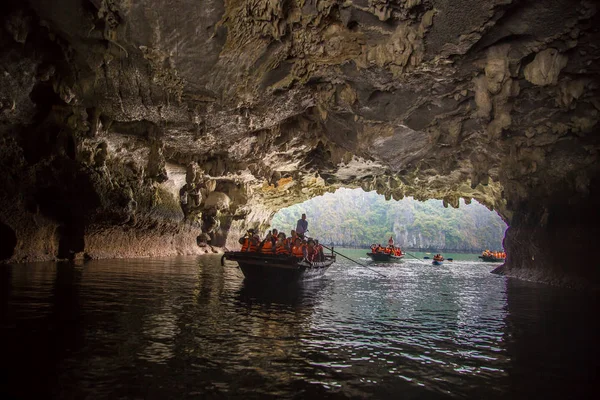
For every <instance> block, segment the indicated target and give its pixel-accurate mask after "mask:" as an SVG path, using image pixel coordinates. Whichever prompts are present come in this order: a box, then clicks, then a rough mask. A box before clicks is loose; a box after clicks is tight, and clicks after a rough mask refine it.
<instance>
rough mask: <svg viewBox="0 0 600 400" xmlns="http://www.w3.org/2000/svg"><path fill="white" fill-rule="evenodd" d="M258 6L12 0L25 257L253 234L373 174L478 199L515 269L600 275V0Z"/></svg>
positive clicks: (9, 163) (9, 193)
mask: <svg viewBox="0 0 600 400" xmlns="http://www.w3.org/2000/svg"><path fill="white" fill-rule="evenodd" d="M258 3H261V4H262V3H264V4H265V6H264V7H262V6H261V7H255V8H252V10H250V9H249V8H246V7H245V6H244V5H243V4H241V3H226V2H219V1H217V2H215V4H214V7H207V8H203V9H197V7H192V5H191V2H188V1H181V2H177V3H176V4H168V5H167V4H163V3H161V2H146V3H144V4H132V3H130V2H119V1H90V0H81V1H76V2H66V1H62V0H59V1H55V2H52V4H49V3H48V2H45V1H41V0H27V1H16V0H10V1H5V2H3V4H2V5H1V6H0V11H2V13H1V15H2V17H1V19H2V25H1V26H2V28H1V29H0V44H1V46H2V53H1V55H0V64H2V66H3V71H4V72H3V74H2V76H0V89H1V90H0V93H1V95H0V141H1V143H2V145H1V146H0V165H2V167H3V171H4V173H3V174H2V175H1V176H0V206H1V207H0V223H1V224H2V225H0V226H2V229H3V230H6V228H5V227H7V226H10V227H12V230H11V231H10V232H12V235H11V234H10V232H9V237H10V238H11V239H10V240H9V241H7V242H6V243H4V241H3V246H5V247H3V248H2V255H3V258H4V259H5V260H8V261H11V262H19V261H28V260H52V259H55V258H57V257H58V258H70V257H72V256H73V254H76V253H82V252H84V253H85V254H87V255H88V256H89V257H91V258H110V257H138V256H153V255H176V254H202V253H204V252H205V251H204V249H202V248H201V246H199V244H200V245H202V244H204V243H210V245H211V246H212V247H215V248H235V246H237V237H238V235H239V233H240V232H242V231H244V230H245V229H246V228H249V227H253V228H259V229H262V230H264V229H266V228H267V227H268V225H269V222H270V219H271V218H272V216H273V215H274V214H275V212H277V211H278V210H280V209H282V208H285V207H287V206H289V205H292V204H296V203H300V202H302V201H305V200H307V199H310V198H313V197H315V196H318V195H321V194H323V193H326V192H333V191H335V190H336V189H338V188H341V187H344V188H358V187H360V188H363V189H364V190H367V191H376V192H377V193H379V194H382V195H384V196H385V197H386V198H387V199H396V200H398V199H402V198H404V197H405V196H410V197H413V198H415V199H417V200H427V199H438V200H442V201H443V202H444V204H446V205H448V206H450V207H458V205H459V203H460V199H461V198H462V199H465V200H468V201H470V199H476V200H477V201H478V202H480V203H481V204H484V205H485V206H486V207H488V208H489V209H490V210H493V211H496V212H498V214H499V215H501V217H502V218H503V219H504V221H505V222H506V223H507V224H508V226H509V229H508V231H507V233H506V238H505V242H504V247H505V249H506V250H507V253H508V258H507V261H506V263H505V265H503V266H502V267H501V268H499V269H498V271H497V272H498V273H502V274H506V275H508V276H514V277H519V278H522V279H529V280H536V281H540V282H546V283H552V284H557V285H567V286H574V287H583V286H585V287H589V286H592V287H597V285H598V283H600V277H599V273H598V270H599V269H598V265H597V261H596V260H589V262H578V261H576V260H577V259H580V258H581V257H582V256H587V255H588V254H589V253H590V251H592V250H593V249H594V245H595V243H596V242H597V239H598V237H599V232H598V223H599V222H600V221H598V219H599V217H598V213H597V212H596V205H597V204H598V200H599V195H598V173H599V171H598V169H599V167H600V163H599V162H598V154H599V153H598V151H599V139H598V138H599V137H600V136H599V135H598V120H599V119H600V96H599V93H598V90H599V89H598V88H599V85H598V76H599V73H600V70H599V67H598V66H599V64H600V63H598V59H599V58H600V50H598V48H597V46H596V45H595V43H598V39H600V31H599V29H598V26H599V24H598V23H599V22H600V20H599V18H600V17H599V15H600V14H599V13H598V12H597V7H596V6H595V5H594V4H593V3H592V2H589V1H587V0H581V1H578V2H575V4H574V3H573V2H571V1H566V0H561V1H555V2H552V3H551V4H539V3H538V2H532V1H522V2H518V3H515V4H505V3H506V2H502V1H495V0H486V1H481V2H476V3H473V2H468V1H458V2H447V1H437V0H433V1H414V2H400V3H398V2H386V1H384V2H382V3H381V6H380V7H379V6H378V7H374V8H372V9H367V8H364V7H362V6H360V5H358V4H354V3H352V2H346V3H344V4H337V3H335V2H331V4H329V2H328V3H327V4H328V6H326V7H325V6H323V7H321V6H318V7H317V5H315V4H313V3H312V2H309V3H307V4H304V5H303V6H302V7H301V6H300V5H299V4H297V3H296V2H280V3H277V6H276V7H275V6H273V7H271V6H267V5H266V3H265V2H263V1H262V0H260V1H259V2H258ZM334 3H335V4H334ZM460 10H468V13H467V14H468V15H464V16H463V15H462V14H461V12H462V11H460ZM150 11H151V12H150ZM184 15H185V16H186V18H183V19H182V16H184ZM457 15H460V16H461V18H457ZM182 20H184V21H185V22H184V23H182V22H181V21H182ZM308 26H310V27H311V28H310V29H309V28H307V27H308ZM176 38H178V39H176ZM9 229H10V228H9ZM7 232H8V231H7ZM2 236H3V238H4V237H5V235H4V232H3V235H2ZM13 239H14V240H13ZM16 241H18V242H19V243H22V244H23V245H22V246H19V247H18V248H16V247H15V245H14V244H13V242H15V243H16ZM149 243H151V244H149Z"/></svg>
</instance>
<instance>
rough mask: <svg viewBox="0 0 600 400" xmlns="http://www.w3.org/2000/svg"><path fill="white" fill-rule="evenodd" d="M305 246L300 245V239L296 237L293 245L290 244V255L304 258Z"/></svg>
mask: <svg viewBox="0 0 600 400" xmlns="http://www.w3.org/2000/svg"><path fill="white" fill-rule="evenodd" d="M305 251H306V250H305V248H304V246H303V245H302V239H300V238H299V237H296V239H295V240H294V245H293V246H292V255H293V256H294V257H296V258H304V256H305Z"/></svg>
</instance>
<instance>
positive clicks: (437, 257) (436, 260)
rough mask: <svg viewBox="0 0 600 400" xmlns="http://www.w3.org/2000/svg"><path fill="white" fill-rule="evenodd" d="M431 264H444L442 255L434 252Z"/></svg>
mask: <svg viewBox="0 0 600 400" xmlns="http://www.w3.org/2000/svg"><path fill="white" fill-rule="evenodd" d="M431 263H432V264H433V265H444V257H442V255H441V254H436V255H435V256H433V261H432V262H431Z"/></svg>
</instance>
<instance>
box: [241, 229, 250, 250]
mask: <svg viewBox="0 0 600 400" xmlns="http://www.w3.org/2000/svg"><path fill="white" fill-rule="evenodd" d="M253 235H254V229H248V230H247V231H246V234H245V235H244V236H242V237H241V238H240V240H238V242H239V243H240V244H241V245H242V250H241V251H249V249H250V240H251V239H252V236H253Z"/></svg>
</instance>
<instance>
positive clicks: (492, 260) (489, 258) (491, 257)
mask: <svg viewBox="0 0 600 400" xmlns="http://www.w3.org/2000/svg"><path fill="white" fill-rule="evenodd" d="M479 258H481V259H482V260H483V261H486V262H504V260H505V258H496V257H494V256H479Z"/></svg>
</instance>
